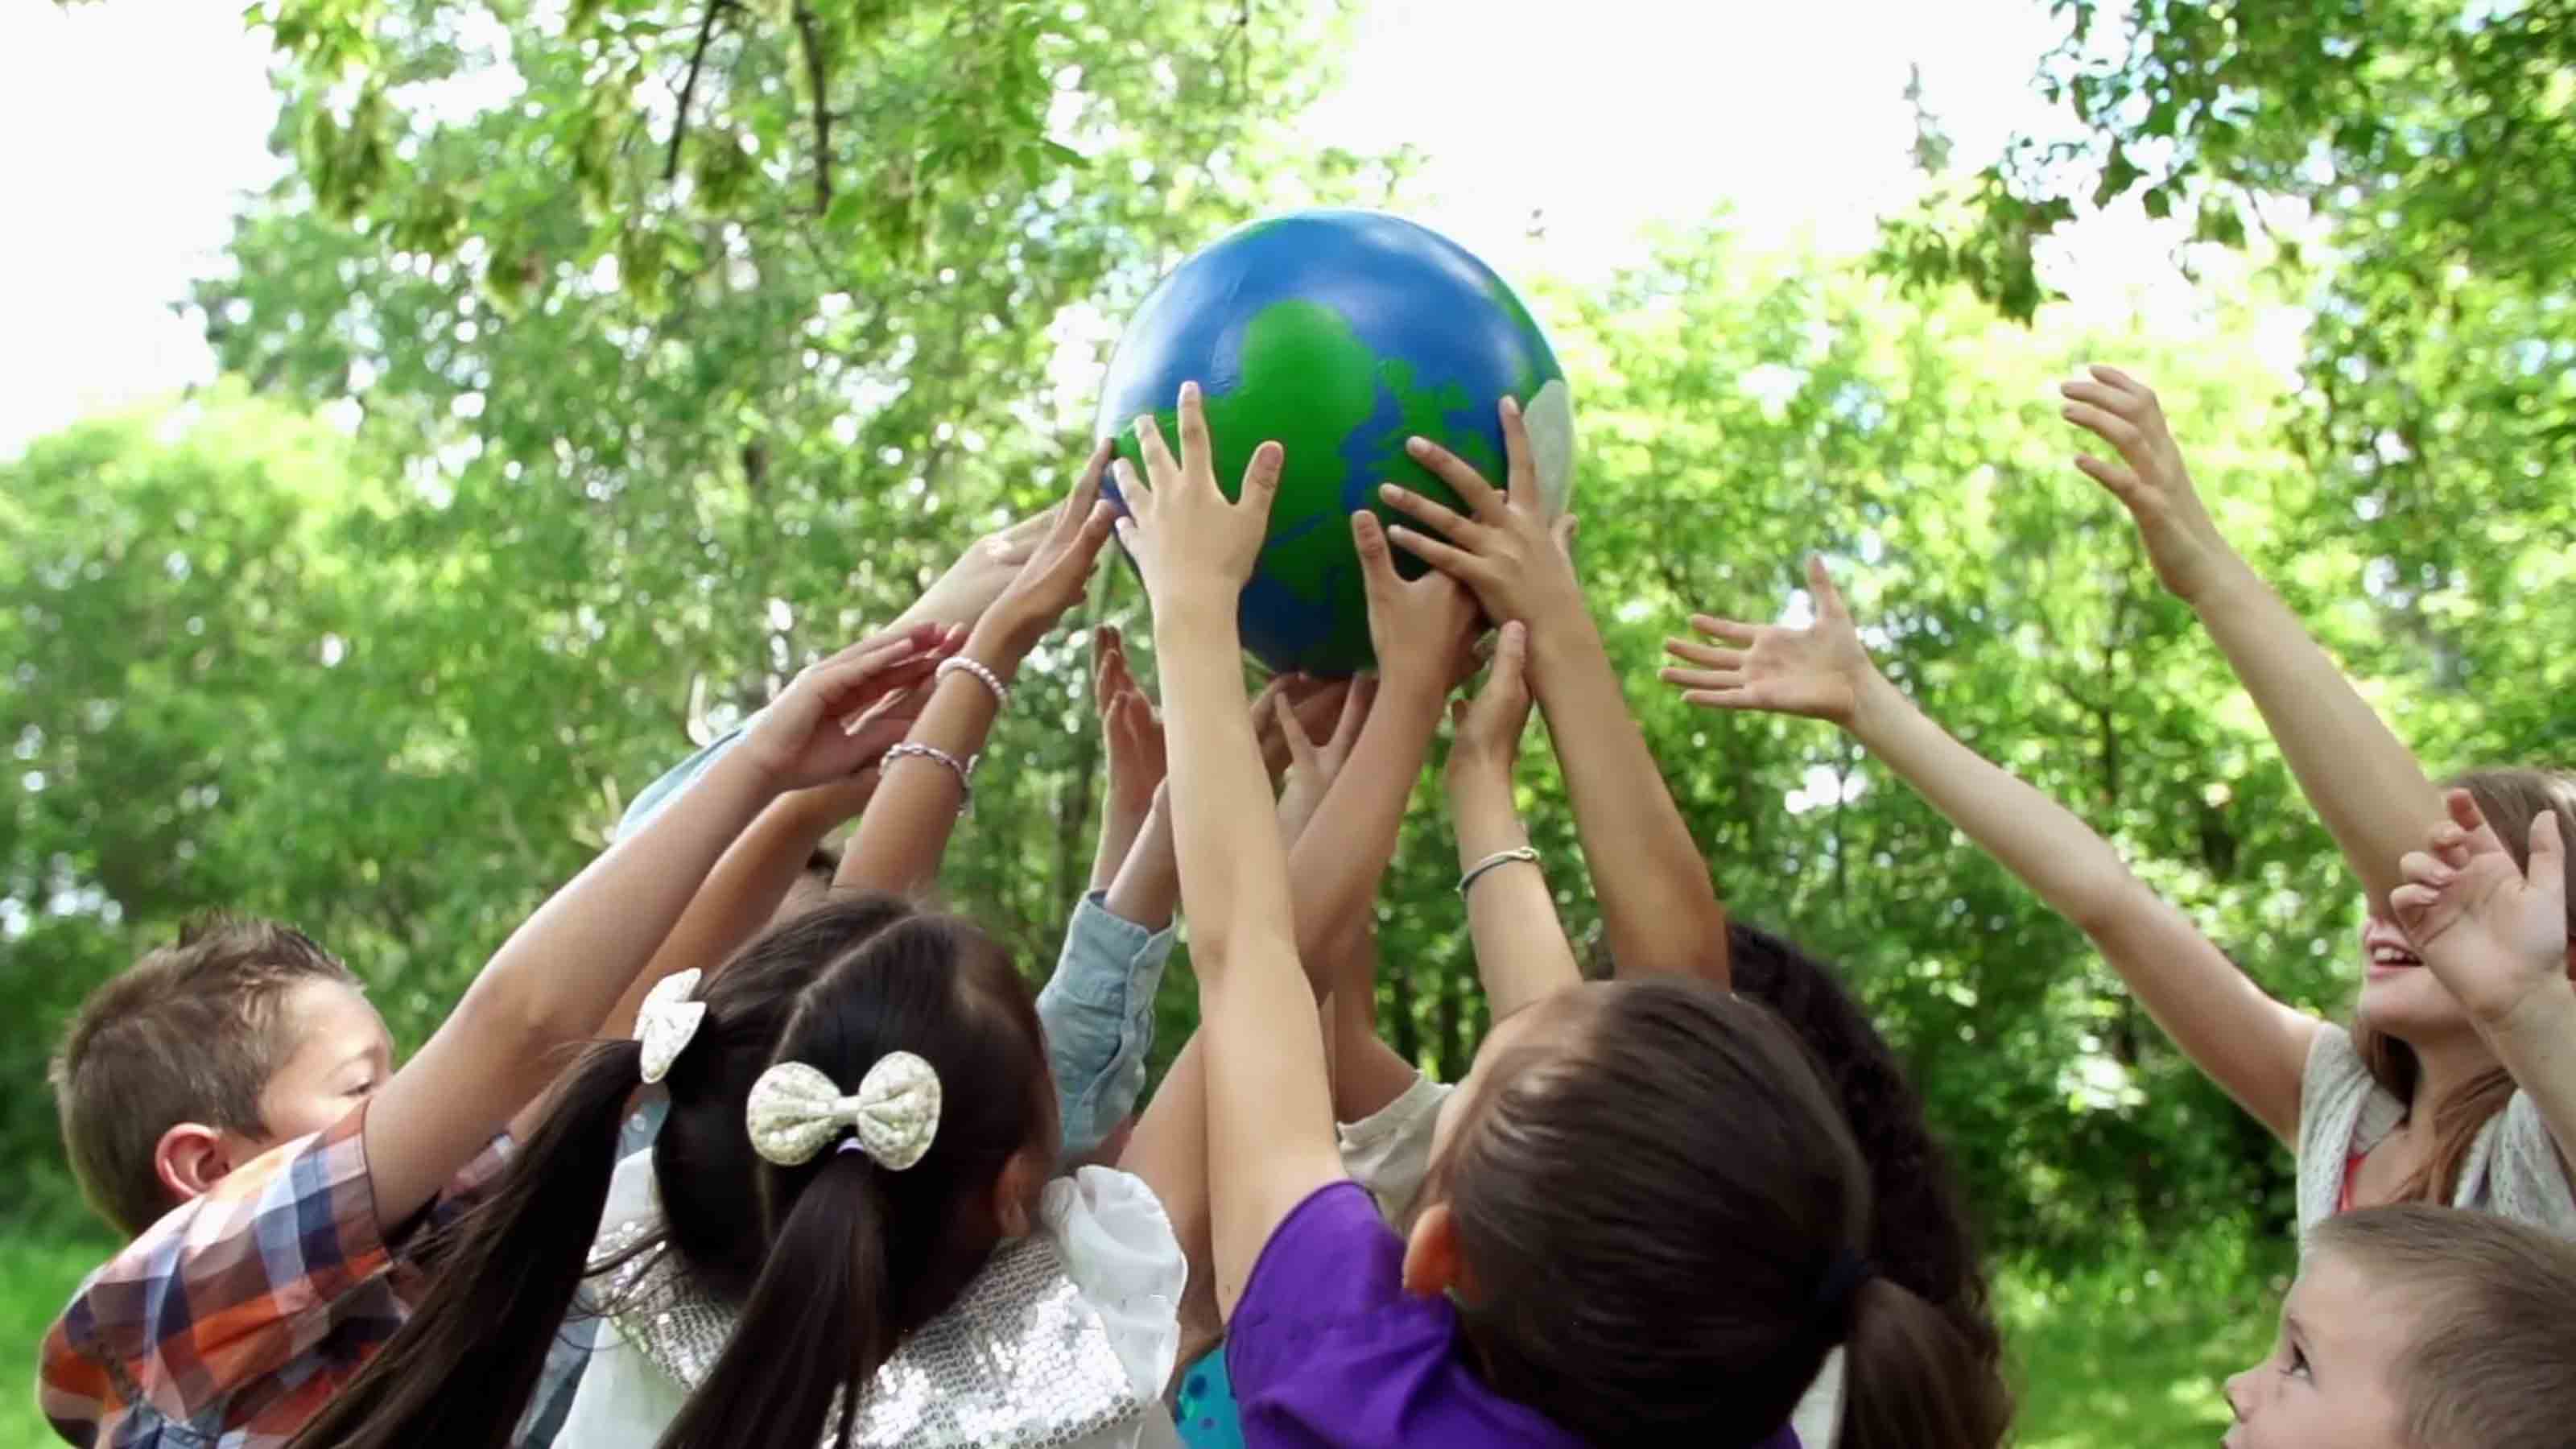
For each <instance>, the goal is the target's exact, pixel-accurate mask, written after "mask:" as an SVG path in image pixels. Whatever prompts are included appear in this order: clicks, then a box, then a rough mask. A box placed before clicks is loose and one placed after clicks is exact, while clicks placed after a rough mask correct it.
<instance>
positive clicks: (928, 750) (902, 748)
mask: <svg viewBox="0 0 2576 1449" xmlns="http://www.w3.org/2000/svg"><path fill="white" fill-rule="evenodd" d="M906 758H910V759H918V760H935V761H937V762H938V763H940V764H943V765H946V766H947V767H948V772H949V773H950V774H952V775H955V776H956V777H957V813H958V814H960V815H963V814H965V813H966V807H967V806H969V805H972V804H974V803H975V762H974V761H972V760H969V761H967V762H966V763H964V764H959V763H958V762H957V757H956V756H955V755H952V754H950V753H948V752H947V751H946V750H943V749H941V748H939V747H938V746H937V745H923V744H915V743H914V742H912V741H911V740H905V741H904V742H903V743H902V744H899V745H896V746H894V747H893V748H892V749H889V750H887V751H886V752H885V763H886V764H888V765H890V764H893V763H894V762H895V761H897V760H901V759H906ZM878 768H879V769H880V770H882V769H883V768H884V767H883V766H882V765H881V766H879V767H878Z"/></svg>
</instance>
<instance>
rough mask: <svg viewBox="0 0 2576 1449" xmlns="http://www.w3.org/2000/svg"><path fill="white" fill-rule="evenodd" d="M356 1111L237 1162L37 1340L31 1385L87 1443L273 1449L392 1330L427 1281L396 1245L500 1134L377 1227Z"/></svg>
mask: <svg viewBox="0 0 2576 1449" xmlns="http://www.w3.org/2000/svg"><path fill="white" fill-rule="evenodd" d="M365 1125H366V1107H365V1105H364V1104H363V1103H362V1104H360V1105H359V1106H358V1108H357V1109H356V1110H354V1111H352V1112H350V1113H349V1115H348V1116H346V1117H343V1118H341V1119H340V1120H339V1121H338V1122H337V1123H334V1124H333V1125H332V1126H330V1127H328V1128H326V1129H324V1130H323V1131H321V1132H318V1133H315V1134H314V1135H313V1136H310V1137H304V1138H299V1139H297V1140H295V1141H293V1142H288V1143H284V1144H282V1145H280V1146H278V1147H276V1148H274V1149H272V1150H271V1151H269V1152H266V1153H264V1154H262V1155H261V1156H259V1157H257V1158H254V1159H253V1160H251V1161H250V1162H248V1163H245V1164H244V1165H243V1166H242V1167H241V1168H240V1169H239V1170H237V1171H235V1172H232V1173H230V1174H228V1175H226V1176H225V1177H224V1179H223V1180H222V1181H221V1182H218V1183H217V1184H215V1187H214V1189H213V1190H212V1191H211V1192H208V1193H206V1194H205V1195H204V1196H202V1197H199V1198H197V1199H195V1200H194V1201H192V1202H189V1203H187V1204H185V1205H183V1206H181V1207H179V1208H176V1209H174V1210H172V1211H171V1213H170V1215H169V1216H167V1217H165V1218H163V1219H161V1221H159V1222H157V1223H155V1224H153V1225H152V1226H151V1227H150V1228H149V1229H147V1230H145V1232H144V1234H143V1236H141V1237H139V1238H136V1239H135V1240H134V1241H133V1242H131V1243H129V1244H127V1245H126V1247H125V1251H123V1252H121V1253H119V1254H117V1255H116V1256H115V1257H114V1258H111V1259H109V1260H108V1262H107V1263H106V1265H105V1266H103V1267H101V1268H100V1269H99V1270H98V1271H97V1272H95V1273H92V1274H91V1275H90V1276H89V1279H88V1281H86V1282H84V1283H82V1284H81V1287H80V1291H79V1292H77V1293H75V1294H74V1295H72V1301H71V1304H70V1306H68V1307H66V1308H65V1309H64V1310H63V1314H62V1317H60V1318H58V1319H56V1320H55V1321H54V1326H53V1328H52V1329H51V1330H50V1331H48V1332H47V1333H46V1335H45V1344H44V1349H43V1356H42V1359H41V1361H40V1365H39V1368H38V1370H37V1378H36V1397H37V1401H38V1403H39V1405H40V1406H41V1407H42V1408H43V1410H44V1414H45V1417H46V1419H48V1420H49V1421H51V1422H52V1424H53V1426H54V1432H55V1433H58V1434H60V1435H62V1436H63V1437H64V1438H65V1439H67V1440H69V1441H71V1442H72V1443H74V1444H84V1445H93V1446H97V1449H144V1446H150V1449H266V1446H274V1445H282V1444H284V1443H285V1442H286V1441H287V1440H289V1439H291V1438H293V1437H294V1435H295V1433H296V1431H297V1430H299V1429H301V1428H303V1427H304V1425H305V1424H306V1423H307V1422H308V1421H310V1420H311V1419H312V1418H313V1416H314V1415H315V1414H316V1413H318V1412H320V1411H321V1408H322V1406H323V1405H324V1404H326V1403H328V1402H330V1399H331V1396H332V1395H334V1394H336V1393H338V1392H339V1391H340V1390H341V1389H342V1388H345V1387H346V1386H347V1385H348V1383H349V1381H350V1380H351V1379H352V1378H354V1377H356V1375H357V1373H358V1370H359V1369H361V1368H363V1367H365V1366H366V1363H367V1360H368V1359H370V1358H372V1357H374V1355H375V1353H376V1351H377V1350H378V1349H380V1348H383V1347H384V1345H385V1340H387V1339H389V1338H391V1337H393V1335H394V1330H395V1329H398V1328H400V1327H401V1326H402V1322H403V1319H404V1318H405V1317H406V1316H408V1315H409V1313H410V1312H411V1307H412V1305H413V1304H415V1303H417V1302H418V1301H419V1300H420V1296H421V1293H422V1290H423V1288H424V1286H425V1285H424V1284H423V1282H422V1274H421V1271H420V1268H419V1266H418V1265H417V1264H415V1263H413V1262H412V1261H411V1260H410V1259H409V1258H408V1257H406V1256H405V1255H404V1253H403V1245H404V1242H405V1241H406V1240H407V1239H408V1238H409V1237H410V1235H411V1234H413V1233H416V1232H418V1231H419V1230H420V1229H421V1228H422V1227H424V1226H435V1225H438V1224H442V1223H445V1222H447V1221H450V1220H452V1219H453V1218H454V1217H455V1216H456V1215H457V1214H458V1213H460V1212H462V1211H464V1210H465V1209H466V1208H467V1207H470V1206H472V1205H473V1203H474V1202H475V1201H476V1200H477V1198H479V1197H480V1196H481V1194H483V1193H484V1192H487V1191H488V1190H489V1189H490V1188H491V1186H492V1184H493V1181H494V1179H496V1178H497V1177H498V1176H499V1175H500V1172H501V1169H502V1167H503V1166H504V1164H505V1163H506V1162H507V1160H508V1157H509V1153H510V1143H509V1139H508V1138H507V1137H506V1136H504V1137H496V1138H494V1139H493V1142H492V1145H491V1146H490V1147H488V1148H486V1149H484V1152H483V1154H482V1155H481V1156H479V1157H477V1158H475V1159H474V1161H473V1162H472V1163H470V1164H468V1165H467V1166H466V1168H465V1170H464V1171H463V1172H462V1173H459V1174H458V1175H457V1177H456V1180H455V1181H454V1182H452V1183H450V1184H449V1185H448V1187H447V1190H446V1191H445V1192H443V1193H441V1194H440V1195H439V1196H438V1198H437V1199H436V1200H435V1201H433V1202H432V1203H431V1204H430V1205H429V1207H428V1208H427V1209H425V1210H424V1211H423V1213H422V1214H421V1215H420V1216H419V1217H416V1218H414V1219H413V1220H412V1221H411V1222H409V1223H405V1224H402V1225H400V1226H399V1227H398V1228H397V1230H396V1231H395V1232H393V1233H390V1234H388V1233H386V1232H385V1231H384V1228H383V1225H382V1224H380V1223H378V1222H377V1221H376V1200H375V1184H374V1180H373V1179H372V1178H371V1177H370V1176H369V1175H368V1172H367V1148H366V1136H365V1131H364V1129H365Z"/></svg>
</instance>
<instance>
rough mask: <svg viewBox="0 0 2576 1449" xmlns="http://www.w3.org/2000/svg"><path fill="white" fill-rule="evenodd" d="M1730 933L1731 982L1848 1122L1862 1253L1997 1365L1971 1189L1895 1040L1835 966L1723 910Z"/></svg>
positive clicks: (1998, 1344)
mask: <svg viewBox="0 0 2576 1449" xmlns="http://www.w3.org/2000/svg"><path fill="white" fill-rule="evenodd" d="M1726 935H1727V955H1728V957H1729V959H1730V960H1731V961H1732V963H1733V967H1732V979H1733V985H1734V989H1735V991H1736V994H1738V995H1740V996H1747V997H1750V998H1752V999H1753V1000H1755V1001H1758V1002H1760V1003H1762V1004H1763V1005H1764V1006H1766V1007H1769V1008H1770V1009H1771V1012H1772V1014H1773V1015H1775V1016H1777V1017H1779V1018H1780V1022H1781V1024H1782V1025H1784V1026H1786V1027H1788V1028H1789V1031H1790V1034H1791V1035H1793V1036H1795V1037H1797V1038H1798V1042H1799V1044H1800V1045H1802V1046H1804V1047H1805V1048H1806V1049H1807V1053H1808V1055H1809V1056H1810V1057H1812V1058H1814V1060H1815V1064H1816V1070H1817V1073H1818V1075H1819V1076H1820V1077H1821V1078H1822V1079H1823V1081H1824V1084H1825V1087H1826V1090H1828V1091H1830V1092H1832V1093H1833V1095H1834V1099H1835V1101H1836V1102H1837V1103H1839V1104H1840V1105H1841V1107H1842V1110H1843V1120H1844V1121H1845V1122H1847V1123H1849V1124H1850V1126H1851V1133H1852V1142H1853V1145H1855V1146H1857V1147H1858V1148H1859V1149H1860V1156H1861V1163H1862V1165H1863V1166H1864V1167H1865V1168H1867V1169H1868V1172H1869V1182H1870V1192H1871V1195H1872V1197H1873V1198H1875V1199H1876V1202H1877V1211H1876V1212H1874V1213H1873V1214H1872V1215H1871V1221H1870V1236H1869V1260H1870V1263H1871V1264H1872V1265H1873V1266H1874V1267H1876V1268H1877V1269H1878V1271H1879V1272H1880V1273H1882V1274H1884V1275H1886V1277H1887V1279H1888V1281H1889V1282H1892V1283H1894V1284H1896V1285H1897V1286H1898V1287H1900V1288H1903V1289H1906V1290H1907V1291H1908V1292H1911V1293H1913V1294H1914V1295H1915V1296H1916V1297H1918V1298H1921V1299H1923V1300H1924V1301H1925V1302H1928V1303H1930V1304H1931V1305H1932V1306H1933V1307H1935V1308H1938V1309H1940V1310H1941V1312H1942V1313H1943V1314H1944V1315H1945V1316H1947V1317H1948V1318H1949V1320H1950V1323H1951V1326H1953V1327H1955V1328H1956V1329H1958V1331H1959V1333H1960V1335H1961V1336H1962V1337H1963V1338H1965V1339H1966V1340H1967V1342H1968V1344H1969V1346H1970V1347H1971V1348H1973V1349H1974V1350H1975V1351H1976V1355H1977V1358H1978V1361H1979V1362H1981V1363H1984V1364H1987V1365H1990V1366H1999V1365H2000V1364H2001V1363H2002V1362H2003V1332H2002V1330H2001V1329H2000V1328H1999V1327H1997V1325H1996V1323H1995V1315H1994V1306H1993V1293H1992V1289H1991V1287H1990V1285H1989V1284H1988V1283H1987V1281H1986V1270H1985V1263H1984V1260H1983V1258H1982V1257H1981V1256H1980V1254H1979V1252H1978V1248H1977V1232H1976V1227H1975V1225H1974V1223H1973V1222H1972V1221H1971V1219H1970V1217H1969V1214H1968V1203H1967V1194H1966V1193H1965V1192H1964V1191H1963V1190H1962V1189H1961V1188H1960V1186H1959V1175H1958V1172H1957V1170H1956V1169H1955V1168H1953V1167H1952V1166H1951V1162H1950V1154H1949V1152H1948V1151H1947V1150H1946V1149H1945V1148H1943V1146H1942V1145H1941V1142H1940V1139H1939V1138H1937V1137H1935V1136H1934V1135H1933V1134H1932V1124H1931V1122H1930V1121H1929V1120H1927V1119H1926V1118H1925V1117H1924V1115H1923V1098H1922V1096H1921V1094H1919V1093H1917V1092H1916V1091H1915V1090H1914V1083H1913V1081H1912V1080H1911V1079H1909V1078H1908V1077H1907V1076H1906V1074H1905V1065H1904V1063H1903V1062H1902V1061H1901V1060H1899V1059H1898V1057H1897V1055H1896V1049H1895V1048H1894V1047H1892V1046H1890V1045H1888V1042H1887V1038H1885V1037H1883V1036H1881V1035H1879V1033H1878V1028H1877V1027H1876V1026H1873V1025H1872V1024H1871V1023H1870V1019H1869V1013H1867V1012H1866V1011H1864V1010H1862V1009H1861V1005H1860V1003H1859V1002H1858V1001H1857V1000H1855V999H1853V997H1852V995H1851V993H1850V991H1849V990H1847V989H1846V988H1845V987H1844V986H1843V983H1842V980H1841V978H1840V976H1839V975H1837V974H1836V972H1835V970H1834V968H1833V967H1832V966H1830V965H1827V964H1826V963H1825V962H1823V961H1820V960H1818V959H1817V958H1815V957H1814V956H1811V955H1809V954H1807V952H1806V951H1805V950H1803V949H1801V948H1800V947H1798V946H1797V945H1795V944H1793V943H1791V942H1790V941H1788V940H1786V939H1784V938H1782V937H1780V936H1776V935H1773V934H1772V933H1771V932H1769V931H1766V930H1763V929H1761V928H1760V927H1758V926H1752V925H1748V924H1746V923H1745V922H1743V921H1740V920H1730V921H1728V922H1727V924H1726ZM1819 1449H1823V1446H1819Z"/></svg>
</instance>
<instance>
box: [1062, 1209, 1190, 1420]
mask: <svg viewBox="0 0 2576 1449" xmlns="http://www.w3.org/2000/svg"><path fill="white" fill-rule="evenodd" d="M1038 1211H1039V1215H1040V1217H1041V1218H1042V1219H1043V1220H1044V1221H1045V1224H1046V1229H1047V1232H1048V1233H1049V1234H1050V1235H1051V1236H1053V1237H1054V1238H1055V1240H1056V1244H1057V1247H1058V1249H1059V1250H1060V1251H1061V1252H1062V1253H1063V1255H1064V1271H1065V1276H1067V1277H1069V1278H1071V1279H1072V1280H1073V1286H1074V1287H1075V1289H1076V1290H1077V1291H1079V1292H1080V1293H1081V1294H1082V1296H1083V1299H1084V1301H1086V1302H1088V1303H1089V1304H1090V1305H1091V1307H1092V1309H1093V1311H1095V1312H1097V1313H1098V1314H1099V1315H1100V1320H1101V1322H1102V1323H1103V1324H1105V1325H1106V1326H1107V1328H1108V1330H1109V1345H1110V1347H1111V1348H1112V1349H1113V1350H1115V1351H1116V1352H1117V1354H1118V1361H1119V1363H1120V1364H1122V1365H1124V1366H1125V1367H1126V1370H1127V1377H1128V1379H1129V1381H1130V1382H1131V1383H1132V1384H1133V1385H1134V1386H1135V1389H1136V1392H1137V1393H1138V1394H1139V1395H1140V1396H1142V1397H1144V1398H1146V1399H1148V1400H1159V1399H1161V1398H1162V1396H1163V1386H1164V1385H1165V1384H1167V1383H1169V1382H1171V1378H1172V1370H1173V1368H1174V1366H1175V1363H1176V1361H1177V1360H1178V1359H1179V1357H1180V1352H1181V1292H1182V1290H1183V1289H1184V1288H1185V1287H1187V1286H1188V1283H1189V1276H1190V1268H1189V1260H1188V1259H1187V1258H1186V1257H1184V1256H1183V1254H1182V1252H1181V1240H1180V1238H1179V1237H1178V1236H1177V1235H1176V1234H1174V1233H1173V1231H1172V1222H1171V1219H1170V1218H1169V1217H1167V1216H1165V1215H1164V1212H1163V1204H1162V1201H1161V1200H1160V1199H1158V1198H1156V1197H1155V1196H1154V1190H1153V1189H1152V1188H1150V1187H1147V1186H1146V1185H1145V1182H1144V1179H1142V1178H1139V1177H1137V1176H1135V1175H1134V1174H1132V1173H1125V1172H1120V1171H1118V1170H1116V1169H1115V1168H1108V1167H1086V1168H1083V1169H1082V1170H1081V1171H1079V1172H1076V1173H1075V1174H1074V1175H1073V1176H1071V1177H1060V1178H1057V1179H1056V1180H1055V1181H1053V1182H1050V1183H1048V1184H1047V1187H1046V1195H1045V1197H1044V1199H1043V1200H1042V1201H1041V1202H1040V1204H1039V1209H1038ZM1151 1417H1160V1418H1162V1419H1163V1423H1162V1425H1161V1426H1160V1428H1161V1430H1162V1434H1163V1435H1165V1436H1167V1435H1169V1433H1170V1420H1169V1418H1168V1417H1167V1416H1161V1415H1155V1416H1151ZM1143 1442H1145V1443H1148V1444H1156V1443H1165V1442H1174V1441H1171V1440H1169V1439H1168V1438H1166V1437H1160V1436H1156V1435H1153V1434H1150V1433H1149V1435H1148V1436H1147V1437H1146V1439H1145V1440H1144V1441H1143Z"/></svg>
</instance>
